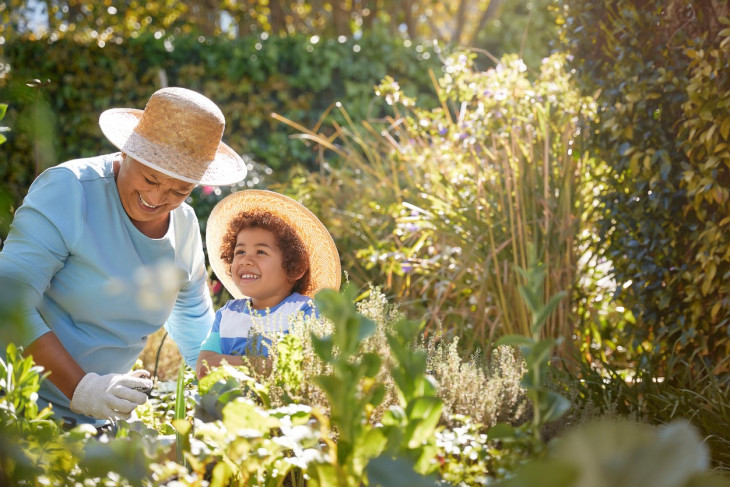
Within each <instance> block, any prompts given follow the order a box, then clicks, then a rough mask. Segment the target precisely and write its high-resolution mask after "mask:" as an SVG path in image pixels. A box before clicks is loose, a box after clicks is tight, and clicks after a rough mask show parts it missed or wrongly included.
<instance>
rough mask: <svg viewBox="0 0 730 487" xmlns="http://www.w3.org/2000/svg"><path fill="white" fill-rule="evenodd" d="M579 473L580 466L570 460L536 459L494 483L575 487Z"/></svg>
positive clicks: (509, 486) (518, 486) (519, 486)
mask: <svg viewBox="0 0 730 487" xmlns="http://www.w3.org/2000/svg"><path fill="white" fill-rule="evenodd" d="M578 474H579V470H578V466H577V465H573V464H571V463H570V462H567V461H559V460H536V461H531V462H528V463H526V464H525V465H523V466H521V467H519V468H518V469H517V471H516V472H515V475H514V477H512V478H509V479H507V480H502V481H501V482H496V483H495V484H494V485H495V487H533V486H538V485H539V486H540V487H573V486H574V485H576V484H575V482H576V480H578V477H579V475H578ZM581 485H583V484H581ZM591 485H593V484H591ZM596 485H604V484H596Z"/></svg>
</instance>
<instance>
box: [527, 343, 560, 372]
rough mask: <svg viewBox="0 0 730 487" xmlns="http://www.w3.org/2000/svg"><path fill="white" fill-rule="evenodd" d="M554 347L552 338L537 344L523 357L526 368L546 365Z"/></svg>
mask: <svg viewBox="0 0 730 487" xmlns="http://www.w3.org/2000/svg"><path fill="white" fill-rule="evenodd" d="M554 345H555V340H554V339H552V338H549V339H547V340H540V341H539V342H537V343H536V344H535V345H534V346H533V347H532V349H531V350H530V353H529V354H528V355H526V356H525V362H526V364H527V367H528V368H529V369H531V368H533V367H535V366H537V365H540V364H543V363H546V362H547V361H548V358H549V357H550V351H551V350H552V348H553V346H554Z"/></svg>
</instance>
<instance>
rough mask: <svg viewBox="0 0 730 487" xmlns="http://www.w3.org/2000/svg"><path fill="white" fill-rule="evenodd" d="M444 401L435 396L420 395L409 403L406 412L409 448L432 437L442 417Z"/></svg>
mask: <svg viewBox="0 0 730 487" xmlns="http://www.w3.org/2000/svg"><path fill="white" fill-rule="evenodd" d="M442 408H443V402H442V401H441V399H439V398H437V397H433V396H425V397H418V398H416V399H415V400H413V401H412V402H411V403H409V404H408V406H407V407H406V414H407V416H408V422H409V424H408V428H407V429H406V438H407V439H408V448H417V447H419V446H420V445H421V443H423V442H424V441H426V440H427V439H428V438H430V437H431V436H432V435H433V433H434V431H435V430H436V426H438V422H439V419H440V418H441V409H442Z"/></svg>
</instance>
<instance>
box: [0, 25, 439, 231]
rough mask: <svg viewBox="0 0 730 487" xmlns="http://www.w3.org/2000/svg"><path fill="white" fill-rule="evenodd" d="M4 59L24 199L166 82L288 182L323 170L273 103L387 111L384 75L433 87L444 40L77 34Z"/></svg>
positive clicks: (1, 86)
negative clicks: (216, 116)
mask: <svg viewBox="0 0 730 487" xmlns="http://www.w3.org/2000/svg"><path fill="white" fill-rule="evenodd" d="M2 62H3V63H5V64H7V65H9V66H10V70H9V71H8V72H6V73H4V74H3V76H2V77H0V101H2V102H3V103H5V102H7V103H8V105H9V106H8V110H7V115H6V117H5V119H4V122H5V123H6V124H8V125H9V126H10V127H11V128H12V129H13V130H12V131H11V132H10V133H9V134H8V140H7V142H6V143H5V144H3V147H2V151H3V158H4V163H3V164H2V165H0V180H2V181H3V185H4V187H5V188H6V189H7V191H8V192H9V194H10V196H11V199H12V202H13V205H12V206H13V207H14V208H15V207H17V206H18V205H19V203H20V201H21V199H22V197H23V196H24V195H25V192H26V191H27V188H28V186H30V183H31V182H32V180H33V178H34V177H35V176H36V175H37V174H38V173H39V172H40V171H41V170H43V169H45V168H46V167H48V166H51V165H55V164H57V163H60V162H63V161H66V160H69V159H74V158H77V157H86V156H92V155H96V154H103V153H107V152H113V151H114V150H116V149H115V148H114V147H113V146H112V145H111V144H110V143H109V142H107V141H106V139H105V138H104V137H103V135H102V134H101V131H100V130H99V127H98V118H99V115H100V113H101V112H102V111H103V110H105V109H107V108H112V107H135V108H143V107H144V104H145V103H146V101H147V99H148V98H149V95H150V94H151V93H152V92H153V91H154V90H156V89H158V88H160V87H161V86H163V85H170V86H185V87H188V88H191V89H195V90H198V91H200V92H202V93H204V94H205V95H207V96H208V97H210V98H211V99H212V100H213V101H215V102H216V103H217V104H218V105H219V106H220V107H221V110H222V111H223V113H224V115H225V117H226V121H227V125H226V130H225V133H224V140H225V141H226V142H227V143H229V144H230V145H231V146H232V147H233V148H234V150H236V151H237V152H239V153H241V154H245V155H247V156H248V157H250V159H252V161H254V162H255V163H257V164H261V165H263V166H265V167H268V168H270V169H271V170H272V174H271V176H272V178H274V179H276V178H279V179H278V180H285V178H286V176H285V174H286V172H287V170H288V168H290V167H292V166H297V165H303V166H305V167H308V168H310V169H312V168H314V166H315V164H316V163H315V153H314V152H313V151H311V149H310V148H308V147H306V146H305V145H303V144H301V142H300V141H297V140H292V139H291V138H290V137H289V129H288V128H287V127H286V126H284V125H283V124H281V123H279V122H278V121H277V120H276V119H275V118H273V117H272V113H273V112H276V113H278V114H281V115H283V116H285V117H288V118H292V119H295V120H299V121H300V122H301V123H304V124H314V123H315V122H316V120H318V118H319V117H320V115H321V114H322V112H323V111H324V110H325V108H326V107H327V106H328V105H330V104H332V103H334V102H337V101H340V100H344V99H346V100H347V101H348V104H350V105H351V109H352V110H353V111H354V112H355V113H357V114H358V116H362V117H365V116H367V115H370V114H372V115H376V116H377V115H378V114H379V113H381V111H382V107H380V106H379V105H378V104H377V103H373V98H374V97H373V86H374V85H375V84H376V83H377V82H378V81H380V79H382V77H383V76H385V75H386V74H388V73H395V74H397V75H398V76H402V77H403V78H405V79H408V80H410V83H409V84H410V89H412V90H413V93H414V94H415V93H418V92H419V91H420V92H423V93H430V92H431V90H430V82H429V81H428V75H427V73H428V68H429V67H433V66H435V65H436V62H437V60H436V56H435V53H434V51H433V48H424V47H422V46H411V47H406V46H405V45H404V44H403V42H402V41H399V40H398V39H395V38H392V37H385V36H383V35H380V34H378V33H373V35H372V36H364V37H362V38H361V39H359V40H357V41H356V40H353V39H348V40H347V41H345V42H338V41H336V40H321V41H316V42H315V41H313V40H312V39H310V38H308V37H304V36H292V37H286V38H282V37H266V36H261V37H259V36H251V37H246V38H241V39H236V40H230V39H227V38H204V37H198V36H180V37H177V38H175V37H172V36H169V37H163V38H159V39H158V38H155V36H154V35H152V34H141V35H139V36H138V37H136V38H131V39H128V40H125V41H123V42H121V43H108V44H106V45H105V46H104V47H103V48H101V47H99V46H98V45H97V44H95V43H81V42H76V41H74V40H72V39H71V38H70V37H60V38H55V37H54V38H44V39H40V40H37V41H34V40H28V39H19V38H13V39H7V40H6V42H5V44H4V45H3V52H2ZM34 79H35V80H37V81H33V82H31V80H34ZM333 115H334V114H333ZM253 179H254V178H253V177H251V178H249V180H253ZM205 215H207V213H202V212H201V216H205ZM4 236H5V234H4V233H3V234H0V237H4Z"/></svg>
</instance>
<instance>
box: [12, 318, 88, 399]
mask: <svg viewBox="0 0 730 487" xmlns="http://www.w3.org/2000/svg"><path fill="white" fill-rule="evenodd" d="M23 355H25V356H29V355H32V356H33V360H34V361H35V363H36V364H37V365H40V366H42V367H43V369H44V371H46V372H50V373H51V374H50V375H49V376H48V379H47V380H50V381H51V382H52V383H53V385H55V386H56V387H58V388H59V389H60V390H61V392H63V394H64V395H65V396H66V397H68V398H69V399H71V398H72V397H73V394H74V391H75V390H76V386H77V385H79V382H80V381H81V379H82V378H83V377H84V375H86V372H84V370H83V369H82V368H81V366H80V365H79V364H78V363H77V362H76V361H75V360H74V359H73V357H71V355H70V354H69V353H68V351H67V350H66V349H65V348H64V346H63V345H62V344H61V341H60V340H59V339H58V337H57V336H56V334H55V333H53V332H48V333H45V334H43V335H41V336H40V337H39V338H38V339H37V340H35V341H34V342H32V343H31V344H30V345H28V347H27V348H26V349H25V351H24V352H23Z"/></svg>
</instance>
